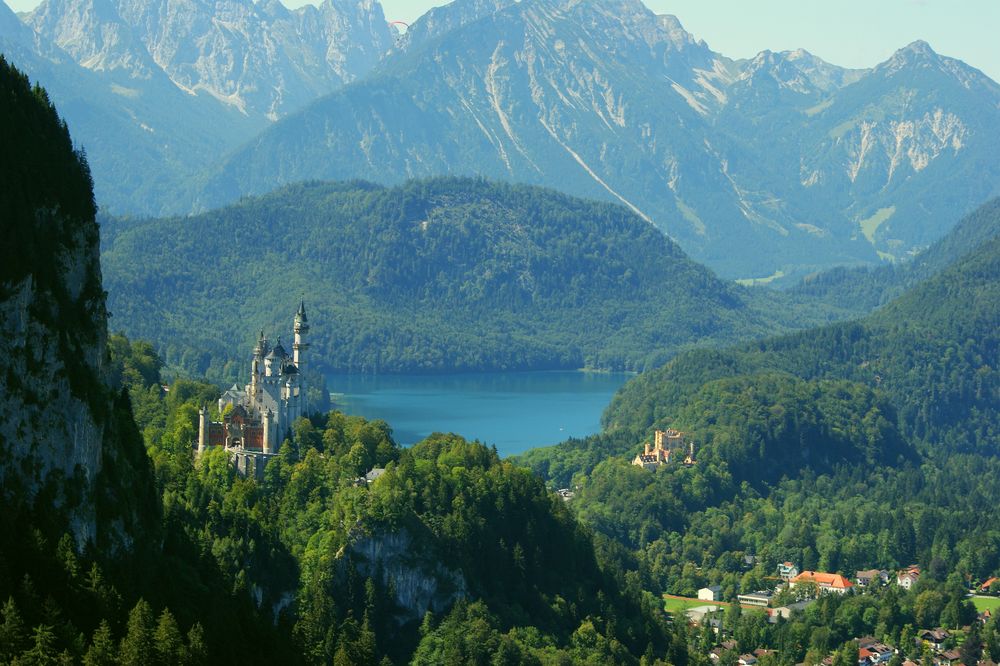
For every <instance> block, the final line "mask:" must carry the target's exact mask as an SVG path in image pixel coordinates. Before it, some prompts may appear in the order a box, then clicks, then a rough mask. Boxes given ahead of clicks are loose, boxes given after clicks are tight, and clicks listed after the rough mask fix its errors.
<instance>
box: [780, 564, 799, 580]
mask: <svg viewBox="0 0 1000 666" xmlns="http://www.w3.org/2000/svg"><path fill="white" fill-rule="evenodd" d="M798 575H799V567H798V566H796V565H795V564H792V563H791V562H782V563H781V564H779V565H778V577H779V578H780V579H781V580H785V581H788V580H791V579H793V578H795V577H796V576H798Z"/></svg>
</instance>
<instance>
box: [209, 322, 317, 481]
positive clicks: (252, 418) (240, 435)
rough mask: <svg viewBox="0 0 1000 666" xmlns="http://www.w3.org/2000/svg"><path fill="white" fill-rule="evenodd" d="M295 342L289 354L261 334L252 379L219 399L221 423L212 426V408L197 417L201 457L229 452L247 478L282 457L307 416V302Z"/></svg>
mask: <svg viewBox="0 0 1000 666" xmlns="http://www.w3.org/2000/svg"><path fill="white" fill-rule="evenodd" d="M293 331H294V342H293V344H292V353H291V354H289V353H288V352H287V351H285V348H284V347H283V346H282V344H281V338H278V339H277V340H276V341H275V342H274V344H271V342H270V341H269V340H268V339H267V337H266V336H265V335H264V332H263V331H261V333H260V337H259V338H258V340H257V346H256V347H254V350H253V357H252V359H251V361H250V380H249V382H248V383H247V384H246V385H245V386H244V387H243V388H242V389H241V388H240V387H239V386H238V385H235V384H234V385H233V387H232V388H230V389H229V390H228V391H226V392H225V393H223V394H222V397H221V398H219V404H218V407H219V413H220V414H222V420H221V421H211V420H210V419H209V412H208V409H206V408H202V409H201V410H200V412H199V414H198V454H199V455H201V454H202V453H203V452H204V451H205V449H207V448H209V447H224V448H225V449H226V451H227V452H229V455H230V459H231V460H232V462H233V464H234V465H235V466H236V469H237V471H238V472H239V473H240V474H242V475H243V476H260V475H261V474H262V473H263V470H264V466H265V465H266V464H267V463H268V461H269V460H270V459H271V457H272V456H274V455H276V454H277V452H278V447H279V446H280V445H281V442H282V441H284V439H285V437H286V436H287V435H288V433H289V431H290V429H291V426H292V423H293V422H294V421H295V419H297V418H299V417H300V416H304V415H305V413H306V407H307V405H306V384H305V378H304V374H303V373H304V370H305V367H306V352H307V351H308V349H309V343H308V342H306V339H307V337H308V334H309V321H308V319H307V317H306V308H305V303H302V304H300V305H299V309H298V312H296V313H295V318H294V321H293Z"/></svg>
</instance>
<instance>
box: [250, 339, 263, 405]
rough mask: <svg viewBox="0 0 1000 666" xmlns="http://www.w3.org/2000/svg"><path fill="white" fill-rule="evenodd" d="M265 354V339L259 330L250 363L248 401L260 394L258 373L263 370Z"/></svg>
mask: <svg viewBox="0 0 1000 666" xmlns="http://www.w3.org/2000/svg"><path fill="white" fill-rule="evenodd" d="M266 352H267V338H265V337H264V331H263V330H261V332H260V337H259V338H257V346H256V347H254V348H253V360H252V361H250V399H251V400H254V401H255V400H257V395H258V393H259V392H260V373H261V370H262V369H263V368H261V365H262V364H263V363H264V354H265V353H266Z"/></svg>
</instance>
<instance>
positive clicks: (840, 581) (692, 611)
mask: <svg viewBox="0 0 1000 666" xmlns="http://www.w3.org/2000/svg"><path fill="white" fill-rule="evenodd" d="M777 574H778V575H777V577H778V578H780V579H781V581H782V582H781V583H779V584H778V587H777V590H778V591H780V590H781V589H782V588H783V587H787V589H795V588H796V587H798V588H800V589H806V590H808V594H807V596H806V598H802V597H801V596H799V595H796V596H799V599H800V600H799V601H796V602H795V603H789V604H786V605H784V606H775V605H774V600H775V599H776V598H777V597H778V596H779V595H778V594H776V591H770V590H759V591H756V592H748V593H745V594H739V595H737V603H739V604H740V605H741V606H744V607H750V608H759V609H762V610H763V611H764V612H765V613H767V615H768V620H769V621H770V622H772V623H774V622H778V621H779V619H780V618H785V619H788V618H790V617H791V616H792V614H793V613H795V612H797V611H801V610H803V609H804V608H806V607H807V606H809V605H810V604H812V603H814V602H815V598H816V597H818V596H820V595H823V594H848V593H851V592H864V591H865V589H866V588H871V587H878V586H882V585H889V584H890V583H893V582H895V584H896V585H899V586H900V587H903V588H905V589H909V588H910V587H912V586H913V585H914V584H915V583H916V581H917V580H919V579H920V567H919V566H917V565H910V566H908V567H905V568H903V569H901V570H900V571H897V572H896V573H895V574H892V573H890V572H889V571H887V570H885V569H869V570H864V571H858V572H856V573H855V575H854V579H853V581H852V580H850V579H849V578H848V577H846V576H843V575H841V574H837V573H827V572H823V571H811V570H806V571H799V568H798V566H797V565H796V564H795V563H793V562H781V563H779V564H778V567H777ZM998 583H1000V577H993V578H989V579H988V580H986V581H984V582H983V583H981V584H980V583H977V584H975V585H973V586H972V587H971V589H970V594H971V593H979V594H986V593H989V592H992V591H995V590H996V589H997V584H998ZM721 595H722V589H721V587H720V586H718V585H713V586H710V587H703V588H701V589H700V590H698V600H699V601H704V602H706V604H711V605H703V606H696V607H692V608H688V609H687V610H686V611H685V615H686V617H687V619H688V622H690V623H691V624H693V625H695V626H707V627H710V628H711V629H712V630H713V632H714V633H715V634H716V635H717V636H718V639H719V640H720V641H721V642H720V643H719V644H717V645H716V646H714V647H713V648H712V650H711V651H710V653H709V654H708V657H709V658H710V660H711V661H712V662H713V663H720V662H721V661H722V660H723V657H724V655H726V654H727V653H729V657H728V658H729V659H735V661H736V662H737V663H739V664H742V665H743V666H754V665H755V664H756V663H757V662H758V661H759V660H760V659H761V657H763V656H765V655H767V654H770V652H772V651H768V650H756V651H754V652H753V653H747V654H739V655H738V656H737V654H736V648H737V644H736V642H735V641H733V640H723V639H728V638H729V636H730V634H729V632H728V631H727V630H726V628H725V627H724V626H723V622H722V614H721V611H722V610H723V608H722V607H723V606H724V605H726V604H725V602H722V601H720V599H721ZM786 598H787V597H786ZM991 618H992V614H991V612H990V611H989V610H985V611H983V612H981V613H980V614H979V616H978V620H977V621H978V622H979V623H980V624H986V623H987V622H989V621H990V620H991ZM968 632H969V628H968V627H966V628H965V629H964V630H963V632H961V633H959V634H957V635H956V634H955V633H953V632H950V631H948V630H946V629H942V628H940V627H938V628H932V629H923V630H921V631H920V632H919V633H918V634H917V636H916V638H915V643H914V645H913V646H911V647H913V648H916V649H917V651H922V652H923V654H924V655H925V656H924V659H923V660H922V662H921V663H920V664H918V663H914V662H912V661H910V660H908V659H905V655H906V654H907V653H910V654H912V653H913V652H914V650H913V649H906V650H902V651H901V650H900V649H897V648H896V647H894V646H891V645H888V644H886V643H884V642H881V641H878V640H876V639H875V638H873V637H870V636H868V637H862V638H857V639H855V642H856V643H857V646H858V666H887V665H888V663H889V662H890V661H891V660H892V659H893V657H894V656H897V655H898V657H897V663H898V662H900V661H901V663H902V665H903V666H927V664H932V666H959V665H960V664H961V663H962V662H961V656H960V654H959V650H958V649H957V644H958V643H959V642H960V640H959V639H961V638H962V636H964V635H968ZM904 647H905V646H904ZM729 663H732V662H729ZM832 664H833V657H832V656H828V657H826V658H825V659H824V660H823V661H822V662H821V663H819V664H810V665H808V666H832ZM977 666H997V664H995V663H994V662H992V661H989V660H982V659H981V660H980V661H979V662H978V664H977Z"/></svg>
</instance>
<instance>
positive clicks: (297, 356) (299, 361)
mask: <svg viewBox="0 0 1000 666" xmlns="http://www.w3.org/2000/svg"><path fill="white" fill-rule="evenodd" d="M308 334H309V319H308V318H307V317H306V302H305V301H304V300H303V301H301V302H300V303H299V311H298V312H296V313H295V342H294V343H293V344H292V363H294V364H295V367H296V368H298V371H299V399H298V402H299V404H298V410H297V411H298V413H299V414H305V412H306V402H305V401H306V381H305V380H306V378H305V371H306V350H308V349H309V343H308V342H306V335H308Z"/></svg>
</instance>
